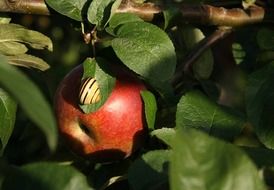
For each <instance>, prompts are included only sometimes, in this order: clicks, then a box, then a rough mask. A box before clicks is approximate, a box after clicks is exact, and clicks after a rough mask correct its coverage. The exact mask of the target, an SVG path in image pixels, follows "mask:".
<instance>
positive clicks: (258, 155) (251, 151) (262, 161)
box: [242, 147, 274, 168]
mask: <svg viewBox="0 0 274 190" xmlns="http://www.w3.org/2000/svg"><path fill="white" fill-rule="evenodd" d="M242 149H243V150H244V151H245V152H246V154H247V155H248V156H249V157H250V158H251V159H252V160H253V162H254V163H255V164H256V165H257V166H258V167H259V168H262V167H266V166H267V167H269V166H274V151H273V150H270V149H267V148H262V147H242Z"/></svg>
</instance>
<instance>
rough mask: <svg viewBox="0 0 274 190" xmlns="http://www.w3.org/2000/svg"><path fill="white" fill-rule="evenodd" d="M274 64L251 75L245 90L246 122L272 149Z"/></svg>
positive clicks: (273, 134) (273, 145)
mask: <svg viewBox="0 0 274 190" xmlns="http://www.w3.org/2000/svg"><path fill="white" fill-rule="evenodd" d="M273 82H274V62H272V63H270V64H268V65H266V66H265V67H263V68H262V69H260V70H258V71H256V72H254V73H252V74H250V75H249V77H248V83H247V89H246V111H247V116H248V120H249V121H250V122H251V123H252V124H253V126H254V127H255V132H256V134H257V135H258V137H259V139H260V141H261V142H262V143H263V144H264V145H265V146H267V147H268V148H272V149H273V148H274V128H273V122H274V119H273V114H274V101H273V100H274V99H273V98H274V90H273V88H272V85H273Z"/></svg>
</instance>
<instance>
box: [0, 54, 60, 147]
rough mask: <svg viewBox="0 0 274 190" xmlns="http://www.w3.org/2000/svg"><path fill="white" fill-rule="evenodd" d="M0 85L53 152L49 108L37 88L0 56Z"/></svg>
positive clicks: (53, 132) (54, 136) (54, 139)
mask: <svg viewBox="0 0 274 190" xmlns="http://www.w3.org/2000/svg"><path fill="white" fill-rule="evenodd" d="M0 85H1V86H3V87H4V88H5V89H6V90H7V91H8V92H9V93H10V94H11V95H12V96H13V97H14V99H15V100H16V101H17V102H18V103H19V105H20V106H21V108H22V109H23V110H24V112H25V113H26V114H27V116H28V117H29V118H30V119H31V120H32V121H33V122H34V123H35V124H36V125H37V127H39V128H40V129H41V130H42V131H43V132H44V134H45V136H46V139H47V142H48V145H49V147H50V149H51V150H54V149H55V147H56V143H57V128H56V123H55V118H54V116H53V113H52V110H51V107H50V106H49V105H48V103H47V102H46V100H45V98H44V96H43V94H42V93H41V91H40V90H39V89H38V88H37V86H35V84H34V83H33V82H32V81H31V80H30V79H29V78H28V77H27V76H26V75H24V74H23V73H22V72H21V71H19V70H18V69H17V68H15V67H13V66H11V65H9V64H8V63H7V61H6V60H5V59H4V58H3V57H1V56H0Z"/></svg>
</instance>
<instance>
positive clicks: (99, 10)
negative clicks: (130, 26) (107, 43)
mask: <svg viewBox="0 0 274 190" xmlns="http://www.w3.org/2000/svg"><path fill="white" fill-rule="evenodd" d="M113 3H114V0H93V1H92V2H91V4H90V6H89V8H88V20H89V22H90V23H92V24H95V25H96V26H97V27H99V29H101V28H103V27H104V25H105V24H106V23H107V21H108V20H109V17H110V15H111V7H112V5H113Z"/></svg>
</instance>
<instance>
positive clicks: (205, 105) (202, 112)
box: [176, 91, 244, 139]
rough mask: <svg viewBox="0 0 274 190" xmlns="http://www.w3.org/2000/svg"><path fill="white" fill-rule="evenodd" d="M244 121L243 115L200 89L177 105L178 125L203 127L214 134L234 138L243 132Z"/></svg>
mask: <svg viewBox="0 0 274 190" xmlns="http://www.w3.org/2000/svg"><path fill="white" fill-rule="evenodd" d="M243 123H244V120H243V118H242V115H240V114H239V113H236V112H235V111H233V110H232V109H229V108H226V107H223V106H220V105H218V104H216V103H215V102H213V101H212V100H210V99H208V98H207V97H206V96H205V95H203V94H202V93H201V92H198V91H193V92H189V93H187V94H186V95H185V96H183V97H182V98H181V100H180V102H179V103H178V105H177V113H176V125H177V126H184V127H186V128H197V129H202V130H204V131H207V132H208V133H209V134H211V135H214V136H218V137H222V138H226V139H233V137H235V136H237V135H238V134H239V133H240V132H241V130H242V128H243Z"/></svg>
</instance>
